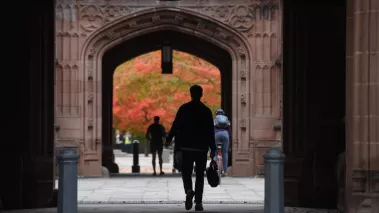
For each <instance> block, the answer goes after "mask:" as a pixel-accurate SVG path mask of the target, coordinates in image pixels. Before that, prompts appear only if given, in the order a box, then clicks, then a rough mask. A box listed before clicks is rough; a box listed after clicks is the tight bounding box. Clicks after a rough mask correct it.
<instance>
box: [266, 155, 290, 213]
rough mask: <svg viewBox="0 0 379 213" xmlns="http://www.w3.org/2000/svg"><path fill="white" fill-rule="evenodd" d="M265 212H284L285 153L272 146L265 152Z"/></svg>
mask: <svg viewBox="0 0 379 213" xmlns="http://www.w3.org/2000/svg"><path fill="white" fill-rule="evenodd" d="M263 157H264V169H265V173H264V176H265V199H264V213H284V170H283V163H284V157H285V156H284V154H283V153H282V152H281V151H280V150H279V149H278V148H271V149H269V150H268V151H267V152H266V153H265V154H264V156H263Z"/></svg>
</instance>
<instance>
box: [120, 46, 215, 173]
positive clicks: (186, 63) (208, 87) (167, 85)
mask: <svg viewBox="0 0 379 213" xmlns="http://www.w3.org/2000/svg"><path fill="white" fill-rule="evenodd" d="M193 84H198V85H201V86H202V88H203V90H204V95H203V98H202V101H203V102H204V103H205V104H206V105H207V106H208V107H209V108H210V109H211V110H212V112H215V110H216V109H218V108H220V107H221V99H222V95H221V73H220V71H219V69H218V68H217V67H216V66H215V65H213V64H211V63H209V62H207V61H205V60H203V59H201V58H199V57H197V56H195V55H191V54H189V53H185V52H181V51H177V50H174V51H173V73H172V74H162V69H161V51H160V50H158V51H153V52H149V53H146V54H143V55H140V56H138V57H135V58H133V59H131V60H128V61H126V62H124V63H123V64H120V65H119V66H118V67H117V68H116V69H115V71H114V75H113V128H114V129H115V134H122V133H123V132H126V133H128V134H129V135H130V140H132V141H133V140H138V141H139V142H140V146H141V147H140V158H139V159H140V160H139V161H140V162H139V163H140V166H141V173H152V164H151V155H146V153H149V147H148V144H147V141H146V139H145V132H146V129H147V127H148V126H149V125H150V124H151V123H152V122H153V117H154V116H159V117H160V118H161V120H160V123H161V124H162V125H163V126H164V127H165V129H166V131H168V130H169V129H170V127H171V124H172V122H173V120H174V118H175V114H176V112H177V110H178V108H179V107H180V105H182V104H184V103H185V102H188V101H189V100H190V94H189V87H190V86H191V85H193ZM115 138H116V137H115ZM115 144H117V143H115ZM114 147H115V149H114V153H115V157H116V163H117V164H118V166H119V171H120V173H130V172H131V166H132V163H133V155H132V153H131V151H132V150H130V149H129V150H128V151H126V150H123V144H122V143H121V144H119V145H115V146H114ZM167 151H169V156H168V160H165V161H164V165H163V167H164V171H165V172H166V173H167V172H170V173H171V171H172V164H173V163H172V161H173V153H172V149H170V150H167ZM165 159H167V158H165Z"/></svg>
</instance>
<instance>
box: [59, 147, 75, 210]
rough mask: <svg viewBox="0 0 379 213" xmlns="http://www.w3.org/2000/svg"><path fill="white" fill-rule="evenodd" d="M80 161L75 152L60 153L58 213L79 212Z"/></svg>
mask: <svg viewBox="0 0 379 213" xmlns="http://www.w3.org/2000/svg"><path fill="white" fill-rule="evenodd" d="M78 160H79V155H78V154H77V153H76V151H75V150H72V149H67V150H63V151H61V152H60V153H59V156H58V163H59V182H58V184H59V185H58V213H67V212H70V213H77V212H78V204H77V203H78Z"/></svg>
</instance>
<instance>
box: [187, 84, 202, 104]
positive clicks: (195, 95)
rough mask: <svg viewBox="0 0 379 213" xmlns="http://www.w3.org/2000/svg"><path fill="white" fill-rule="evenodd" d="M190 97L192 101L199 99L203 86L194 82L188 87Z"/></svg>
mask: <svg viewBox="0 0 379 213" xmlns="http://www.w3.org/2000/svg"><path fill="white" fill-rule="evenodd" d="M190 93H191V98H192V100H194V101H200V99H201V97H202V96H203V88H201V86H199V85H197V84H195V85H193V86H191V88H190Z"/></svg>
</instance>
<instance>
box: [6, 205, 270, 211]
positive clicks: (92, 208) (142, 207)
mask: <svg viewBox="0 0 379 213" xmlns="http://www.w3.org/2000/svg"><path fill="white" fill-rule="evenodd" d="M194 211H195V210H194V208H192V210H190V211H186V210H185V209H184V205H182V204H180V205H179V204H176V205H173V204H170V205H166V204H147V205H141V204H136V205H79V212H78V213H160V212H162V213H182V212H194ZM10 212H13V213H56V212H57V209H54V208H52V209H41V210H17V211H16V210H14V211H5V212H4V213H10ZM204 212H208V213H219V212H220V213H224V212H225V213H258V212H259V213H261V212H263V205H247V204H242V205H241V204H240V205H235V204H219V205H215V204H210V205H204ZM65 213H71V212H65Z"/></svg>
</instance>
